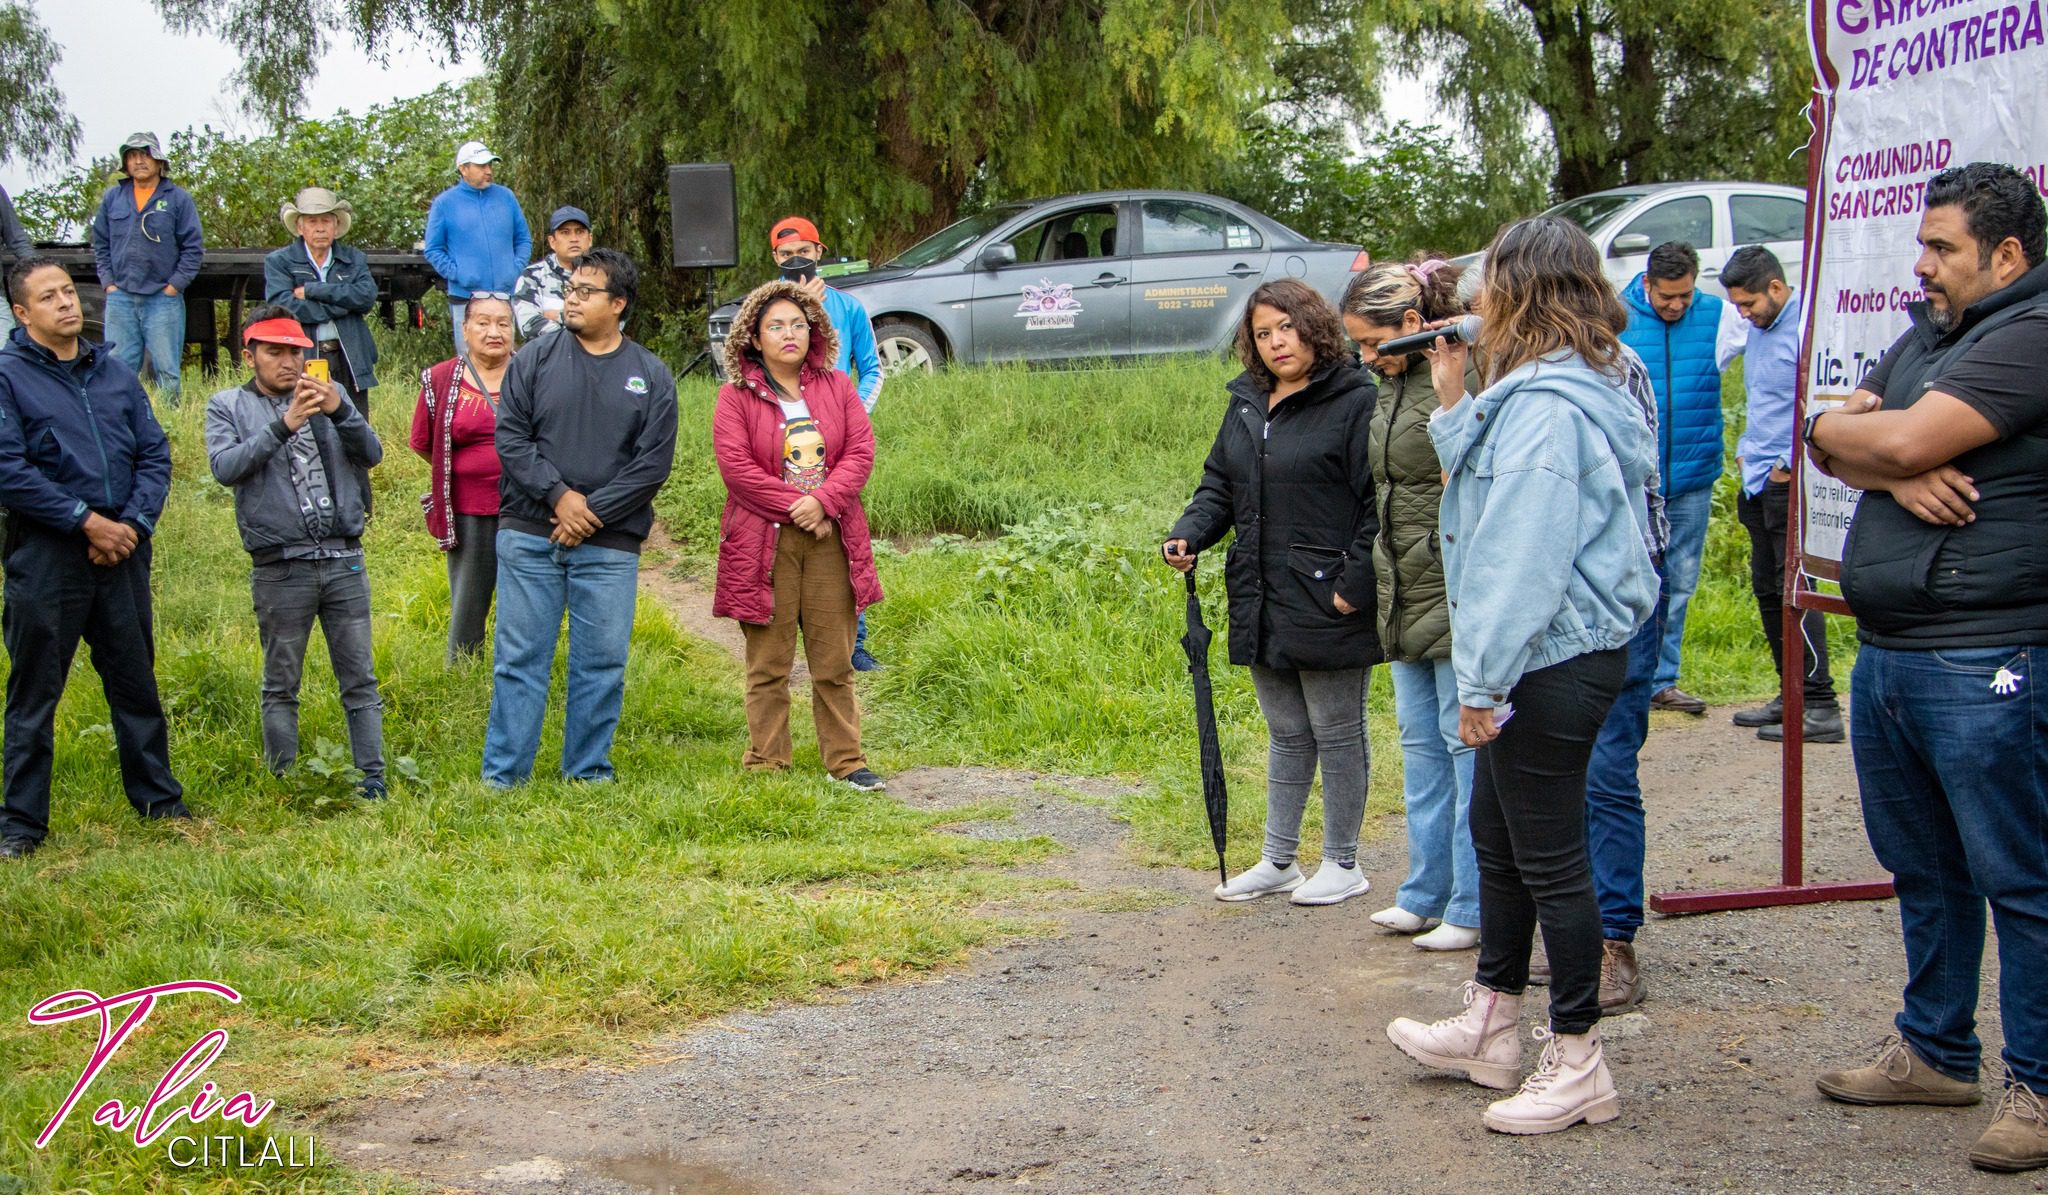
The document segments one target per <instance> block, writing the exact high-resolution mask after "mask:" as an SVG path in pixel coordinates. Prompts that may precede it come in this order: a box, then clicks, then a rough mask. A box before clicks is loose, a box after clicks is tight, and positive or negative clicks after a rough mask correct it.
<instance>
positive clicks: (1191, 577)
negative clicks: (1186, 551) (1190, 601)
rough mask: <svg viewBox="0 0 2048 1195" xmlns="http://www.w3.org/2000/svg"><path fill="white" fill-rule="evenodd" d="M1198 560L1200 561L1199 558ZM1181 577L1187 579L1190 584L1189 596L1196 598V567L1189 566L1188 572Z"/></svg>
mask: <svg viewBox="0 0 2048 1195" xmlns="http://www.w3.org/2000/svg"><path fill="white" fill-rule="evenodd" d="M1198 559H1199V558H1198ZM1181 576H1182V577H1183V578H1185V579H1186V581H1187V583H1188V596H1189V597H1194V596H1195V566H1194V565H1193V564H1189V565H1188V571H1186V572H1184V573H1182V574H1181Z"/></svg>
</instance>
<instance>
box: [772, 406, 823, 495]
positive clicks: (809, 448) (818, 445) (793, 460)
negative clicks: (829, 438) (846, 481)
mask: <svg viewBox="0 0 2048 1195" xmlns="http://www.w3.org/2000/svg"><path fill="white" fill-rule="evenodd" d="M782 479H783V480H784V481H787V482H788V483H789V484H791V485H793V486H795V487H796V488H797V489H799V490H801V491H803V492H804V493H806V494H808V493H810V492H811V491H813V490H815V489H817V488H818V487H819V486H821V485H824V484H825V433H824V432H821V431H819V430H818V421H817V420H816V419H813V418H811V417H810V416H808V415H799V416H798V417H796V418H795V419H791V420H790V421H788V422H787V423H785V424H783V425H782Z"/></svg>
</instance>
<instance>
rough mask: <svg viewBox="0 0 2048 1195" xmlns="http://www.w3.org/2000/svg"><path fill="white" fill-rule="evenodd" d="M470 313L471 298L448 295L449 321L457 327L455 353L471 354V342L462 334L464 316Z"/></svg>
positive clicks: (459, 354)
mask: <svg viewBox="0 0 2048 1195" xmlns="http://www.w3.org/2000/svg"><path fill="white" fill-rule="evenodd" d="M468 314H469V300H468V299H458V298H456V297H455V296H454V295H449V296H448V323H449V324H450V326H452V327H453V328H454V329H455V355H456V356H458V357H467V356H469V342H468V341H467V340H465V339H464V338H463V335H462V320H463V317H464V316H466V315H468Z"/></svg>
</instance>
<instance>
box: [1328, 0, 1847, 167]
mask: <svg viewBox="0 0 2048 1195" xmlns="http://www.w3.org/2000/svg"><path fill="white" fill-rule="evenodd" d="M1805 13H1806V3H1805V0H1364V4H1363V8H1362V11H1361V15H1360V19H1361V20H1369V21H1373V22H1375V23H1377V24H1379V25H1381V26H1382V27H1383V28H1384V29H1385V31H1386V33H1387V35H1388V36H1387V38H1386V39H1385V40H1384V41H1383V42H1382V43H1381V44H1383V45H1384V46H1386V47H1387V50H1388V51H1389V52H1390V53H1391V54H1393V55H1395V56H1398V60H1399V61H1400V62H1402V63H1403V64H1404V65H1410V66H1414V65H1423V66H1427V67H1429V68H1430V73H1431V74H1432V75H1433V77H1434V79H1435V81H1436V85H1437V95H1438V98H1439V100H1440V101H1441V103H1442V105H1443V107H1444V110H1445V111H1446V112H1449V113H1455V114H1457V115H1458V116H1459V117H1460V118H1461V120H1462V123H1463V124H1464V125H1465V126H1466V127H1467V129H1468V130H1469V131H1470V133H1471V135H1472V137H1473V139H1474V140H1475V142H1476V143H1477V145H1478V147H1479V149H1480V152H1481V157H1482V161H1483V162H1484V164H1485V165H1486V167H1487V168H1488V170H1489V172H1505V173H1512V171H1513V170H1514V168H1515V166H1516V165H1517V164H1518V163H1520V162H1524V161H1526V160H1527V158H1528V155H1529V154H1530V153H1531V152H1532V151H1544V150H1547V151H1548V156H1549V157H1550V159H1551V161H1552V162H1553V163H1554V167H1555V174H1554V176H1553V181H1552V186H1553V189H1554V190H1555V192H1556V193H1557V195H1558V196H1559V197H1560V198H1567V197H1571V196H1576V195H1582V194H1585V193H1586V192H1588V191H1597V190H1601V189H1603V188H1606V187H1612V186H1616V185H1618V184H1621V183H1635V182H1656V181H1663V180H1669V179H1679V178H1697V177H1709V178H1711V177H1727V176H1743V177H1750V178H1758V179H1763V180H1767V181H1770V180H1775V181H1782V182H1798V181H1801V180H1802V179H1803V178H1804V177H1805V164H1804V162H1803V161H1802V160H1795V158H1794V155H1795V154H1796V153H1797V151H1798V149H1799V147H1800V146H1801V145H1803V144H1805V142H1806V138H1807V133H1808V126H1807V123H1806V120H1805V117H1804V109H1805V105H1806V100H1807V96H1808V93H1809V87H1810V84H1811V81H1812V78H1813V73H1812V67H1811V65H1810V63H1809V60H1808V57H1807V49H1806V40H1805V34H1804V29H1805V25H1804V20H1805ZM1538 115H1540V116H1541V117H1542V118H1543V119H1542V121H1541V122H1535V121H1532V119H1531V118H1532V117H1533V116H1538ZM1545 140H1547V141H1548V144H1547V145H1545V144H1543V142H1544V141H1545Z"/></svg>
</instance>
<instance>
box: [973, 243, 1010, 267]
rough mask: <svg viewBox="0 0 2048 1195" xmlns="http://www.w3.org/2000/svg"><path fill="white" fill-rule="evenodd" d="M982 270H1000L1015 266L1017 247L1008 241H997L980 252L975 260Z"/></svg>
mask: <svg viewBox="0 0 2048 1195" xmlns="http://www.w3.org/2000/svg"><path fill="white" fill-rule="evenodd" d="M977 261H979V263H980V265H981V268H982V269H984V270H1000V269H1002V268H1003V267H1004V266H1014V265H1016V264H1017V246H1015V245H1012V244H1011V243H1010V242H1008V241H997V242H996V243H995V244H993V245H989V246H987V247H986V248H984V249H983V250H982V251H981V256H980V257H979V258H978V259H977Z"/></svg>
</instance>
